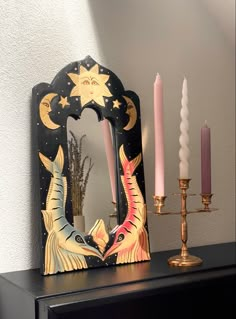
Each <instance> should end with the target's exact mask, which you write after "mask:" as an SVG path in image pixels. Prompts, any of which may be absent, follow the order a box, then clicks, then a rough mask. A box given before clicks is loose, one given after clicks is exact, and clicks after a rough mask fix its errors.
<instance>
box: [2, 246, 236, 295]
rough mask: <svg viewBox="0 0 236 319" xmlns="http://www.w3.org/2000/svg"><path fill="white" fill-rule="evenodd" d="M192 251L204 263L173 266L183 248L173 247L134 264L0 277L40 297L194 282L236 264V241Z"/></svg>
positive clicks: (24, 272) (18, 273) (36, 270)
mask: <svg viewBox="0 0 236 319" xmlns="http://www.w3.org/2000/svg"><path fill="white" fill-rule="evenodd" d="M189 253H190V254H193V255H195V256H198V257H200V258H202V259H203V263H202V265H200V266H195V267H187V268H183V267H170V266H169V265H168V263H167V260H168V258H169V257H172V256H173V255H176V254H179V250H169V251H163V252H155V253H152V254H151V260H150V261H144V262H138V263H133V264H125V265H116V266H114V267H113V266H108V267H100V268H91V269H84V270H78V271H73V272H67V273H59V274H56V275H48V276H43V275H41V274H40V270H39V269H31V270H23V271H15V272H8V273H2V274H0V278H1V277H2V279H4V280H7V281H8V282H11V283H12V284H13V285H15V286H18V287H19V288H20V289H23V290H24V291H26V292H27V293H28V294H30V295H32V297H33V298H35V299H38V298H43V297H44V298H45V297H50V296H55V295H64V294H68V293H78V292H84V291H89V290H94V289H99V288H104V287H114V286H121V285H128V284H132V283H137V282H147V281H150V280H156V279H159V280H164V279H165V278H171V277H177V276H182V277H184V278H185V280H186V281H190V280H192V278H193V277H194V276H195V275H196V274H199V273H206V272H207V271H212V270H214V269H225V268H228V267H236V243H235V242H231V243H223V244H217V245H208V246H201V247H193V248H189Z"/></svg>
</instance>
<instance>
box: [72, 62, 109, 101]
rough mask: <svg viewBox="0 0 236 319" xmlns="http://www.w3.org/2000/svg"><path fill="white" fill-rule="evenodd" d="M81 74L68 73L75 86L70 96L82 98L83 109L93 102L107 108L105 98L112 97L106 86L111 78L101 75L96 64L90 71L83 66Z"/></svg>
mask: <svg viewBox="0 0 236 319" xmlns="http://www.w3.org/2000/svg"><path fill="white" fill-rule="evenodd" d="M79 73H80V74H75V73H68V76H69V77H70V78H71V80H72V81H73V83H74V84H75V86H74V88H73V89H72V90H71V93H70V96H80V99H81V106H82V107H83V106H84V105H85V104H87V103H89V102H92V101H94V102H96V103H97V104H98V105H101V106H105V102H104V97H110V96H112V94H111V92H110V90H109V89H108V87H107V86H106V84H105V83H106V82H107V81H108V80H109V77H110V76H109V75H107V74H100V73H99V67H98V64H95V65H94V66H93V67H92V68H91V69H90V70H87V69H86V68H85V67H83V66H82V65H81V66H80V72H79Z"/></svg>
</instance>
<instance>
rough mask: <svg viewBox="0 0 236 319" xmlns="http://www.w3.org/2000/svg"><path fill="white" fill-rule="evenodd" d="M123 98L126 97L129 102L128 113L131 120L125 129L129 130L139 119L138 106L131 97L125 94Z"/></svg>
mask: <svg viewBox="0 0 236 319" xmlns="http://www.w3.org/2000/svg"><path fill="white" fill-rule="evenodd" d="M123 98H124V99H125V101H126V103H127V111H126V114H128V115H129V121H128V123H127V124H126V126H125V127H124V128H123V129H124V130H126V131H128V130H131V129H132V128H133V127H134V125H135V123H136V121H137V110H136V107H135V105H134V102H133V101H132V100H131V99H130V98H129V97H127V96H123Z"/></svg>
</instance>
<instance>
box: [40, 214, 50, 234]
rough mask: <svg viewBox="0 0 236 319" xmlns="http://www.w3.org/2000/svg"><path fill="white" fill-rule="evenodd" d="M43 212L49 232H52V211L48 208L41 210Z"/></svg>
mask: <svg viewBox="0 0 236 319" xmlns="http://www.w3.org/2000/svg"><path fill="white" fill-rule="evenodd" d="M41 212H42V214H43V220H44V226H45V228H46V230H47V232H48V233H50V231H51V230H52V227H53V223H52V215H51V213H52V212H50V211H48V210H41Z"/></svg>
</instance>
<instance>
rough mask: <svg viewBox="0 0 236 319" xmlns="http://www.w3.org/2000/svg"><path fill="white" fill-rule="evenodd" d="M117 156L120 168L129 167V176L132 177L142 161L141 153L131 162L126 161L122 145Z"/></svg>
mask: <svg viewBox="0 0 236 319" xmlns="http://www.w3.org/2000/svg"><path fill="white" fill-rule="evenodd" d="M119 155H120V160H121V164H122V166H123V167H125V166H127V165H129V168H130V174H131V175H132V174H133V173H134V171H135V170H136V168H137V167H138V165H139V164H140V162H141V159H142V156H141V153H139V154H138V155H137V156H136V157H135V158H134V159H133V160H132V161H128V159H127V156H126V154H125V151H124V144H122V145H121V147H120V150H119Z"/></svg>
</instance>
